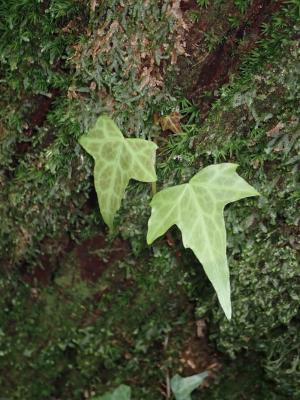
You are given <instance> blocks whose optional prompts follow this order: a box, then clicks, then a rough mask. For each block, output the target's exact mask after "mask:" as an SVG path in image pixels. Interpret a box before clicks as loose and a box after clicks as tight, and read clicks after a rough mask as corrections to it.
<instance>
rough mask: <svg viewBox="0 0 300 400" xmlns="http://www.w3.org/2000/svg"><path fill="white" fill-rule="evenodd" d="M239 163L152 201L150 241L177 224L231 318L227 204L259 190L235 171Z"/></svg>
mask: <svg viewBox="0 0 300 400" xmlns="http://www.w3.org/2000/svg"><path fill="white" fill-rule="evenodd" d="M236 168H237V165H236V164H229V163H224V164H218V165H211V166H209V167H206V168H204V169H203V170H202V171H200V172H198V173H197V174H196V175H195V176H194V177H193V178H192V179H191V180H190V182H189V183H186V184H183V185H179V186H173V187H171V188H168V189H164V190H162V191H161V192H159V193H157V194H156V195H155V196H154V197H153V199H152V202H151V207H152V214H151V217H150V219H149V223H148V235H147V242H148V244H151V243H152V242H153V241H154V240H155V239H156V238H158V237H159V236H161V235H163V234H164V233H165V232H166V231H167V230H168V229H169V228H170V227H171V226H172V225H174V224H176V225H177V226H178V228H179V229H180V230H181V232H182V240H183V245H184V247H185V248H190V249H192V250H193V252H194V253H195V255H196V257H197V258H198V260H199V261H200V262H201V264H202V265H203V268H204V270H205V272H206V275H207V276H208V278H209V279H210V281H211V283H212V284H213V286H214V288H215V290H216V292H217V295H218V299H219V301H220V304H221V306H222V308H223V310H224V312H225V314H226V316H227V318H228V319H230V318H231V301H230V282H229V269H228V264H227V257H226V230H225V223H224V215H223V211H224V207H225V205H226V204H228V203H231V202H233V201H236V200H239V199H242V198H244V197H249V196H257V195H259V193H258V192H257V191H256V190H255V189H254V188H253V187H252V186H250V185H249V184H248V183H247V182H246V181H244V179H242V178H241V177H240V176H239V175H238V174H237V173H236V172H235V171H236Z"/></svg>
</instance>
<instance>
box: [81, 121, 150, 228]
mask: <svg viewBox="0 0 300 400" xmlns="http://www.w3.org/2000/svg"><path fill="white" fill-rule="evenodd" d="M80 144H81V145H82V147H83V148H84V149H85V150H86V151H87V152H88V153H90V154H91V155H92V156H93V158H94V160H95V169H94V181H95V189H96V192H97V196H98V203H99V207H100V210H101V214H102V216H103V219H104V221H105V222H106V224H107V225H108V226H109V228H110V229H111V230H112V229H113V220H114V217H115V214H116V212H117V211H118V210H119V208H120V205H121V201H122V198H123V197H124V193H125V189H126V187H127V185H128V183H129V181H130V179H131V178H133V179H136V180H138V181H142V182H155V181H156V179H157V178H156V173H155V151H156V148H157V146H156V144H155V143H153V142H151V141H149V140H144V139H124V136H123V135H122V132H121V131H120V130H119V128H118V127H117V125H116V124H115V123H114V121H113V120H112V119H110V118H109V117H107V116H102V117H100V118H99V119H98V120H97V123H96V125H95V127H94V128H93V129H91V130H90V131H89V133H88V134H87V135H84V136H82V137H81V138H80Z"/></svg>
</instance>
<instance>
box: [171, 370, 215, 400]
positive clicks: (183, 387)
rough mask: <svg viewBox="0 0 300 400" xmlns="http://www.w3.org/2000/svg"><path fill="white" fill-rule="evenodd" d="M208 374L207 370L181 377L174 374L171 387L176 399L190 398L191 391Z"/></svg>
mask: <svg viewBox="0 0 300 400" xmlns="http://www.w3.org/2000/svg"><path fill="white" fill-rule="evenodd" d="M207 376H208V373H207V372H202V373H201V374H197V375H192V376H188V377H187V378H182V377H181V376H180V375H175V376H173V378H172V379H171V389H172V392H173V394H174V396H175V399H176V400H191V393H192V391H193V390H195V389H197V387H198V386H199V385H201V383H202V382H203V381H204V379H205V378H206V377H207Z"/></svg>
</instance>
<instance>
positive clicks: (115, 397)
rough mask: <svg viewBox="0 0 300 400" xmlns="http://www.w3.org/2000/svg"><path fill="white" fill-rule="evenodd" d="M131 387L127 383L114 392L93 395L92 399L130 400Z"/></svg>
mask: <svg viewBox="0 0 300 400" xmlns="http://www.w3.org/2000/svg"><path fill="white" fill-rule="evenodd" d="M130 399H131V389H130V387H129V386H127V385H120V386H119V387H118V388H117V389H115V390H114V391H113V392H109V393H105V394H104V395H103V396H100V397H99V396H97V397H93V399H92V400H130Z"/></svg>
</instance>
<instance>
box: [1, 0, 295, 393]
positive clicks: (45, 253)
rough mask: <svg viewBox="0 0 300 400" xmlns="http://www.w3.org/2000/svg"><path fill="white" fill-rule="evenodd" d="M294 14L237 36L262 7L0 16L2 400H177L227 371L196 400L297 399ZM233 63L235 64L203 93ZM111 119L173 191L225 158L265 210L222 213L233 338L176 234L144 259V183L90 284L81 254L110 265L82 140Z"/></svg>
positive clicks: (11, 11) (24, 8)
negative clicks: (149, 146) (153, 148)
mask: <svg viewBox="0 0 300 400" xmlns="http://www.w3.org/2000/svg"><path fill="white" fill-rule="evenodd" d="M180 3H182V4H181V7H179V5H180ZM196 3H198V4H196ZM279 3H280V2H279ZM281 3H282V4H280V7H278V9H276V10H274V13H273V14H272V15H269V16H268V17H267V19H266V20H265V19H264V20H263V22H262V24H263V29H262V30H260V29H259V30H258V31H257V32H258V33H257V32H256V31H254V30H253V29H252V30H251V29H250V28H248V27H247V28H245V29H244V33H243V36H242V37H241V38H238V39H236V38H235V36H233V35H232V32H236V31H235V30H236V29H238V27H239V26H240V25H241V24H242V25H243V26H244V24H245V18H246V17H249V16H251V15H253V12H254V11H255V7H258V5H259V2H258V1H254V2H249V1H242V0H239V1H232V2H227V3H226V4H225V3H224V2H221V1H215V2H201V1H198V2H193V1H187V2H177V1H171V0H166V1H161V2H157V1H154V0H150V1H147V2H144V1H142V0H135V1H129V0H128V1H126V2H122V1H119V0H112V1H110V2H98V1H92V2H91V3H90V4H88V3H87V2H83V1H79V0H64V1H62V0H55V1H51V2H46V1H41V2H36V1H34V0H22V1H19V2H15V1H13V0H10V1H7V2H5V3H1V5H0V18H1V19H0V34H1V42H0V61H1V64H0V75H1V80H0V85H1V93H2V96H1V100H0V104H1V110H0V118H1V119H0V146H1V153H0V164H1V171H0V188H1V191H0V218H1V227H0V228H1V229H0V249H1V271H2V272H1V286H0V291H1V300H0V301H1V312H0V320H1V325H0V328H1V329H0V370H1V377H0V387H1V392H0V397H1V396H2V397H6V398H9V399H16V400H18V399H22V400H27V399H28V400H35V399H38V400H42V399H45V400H46V399H47V400H48V399H62V398H63V399H85V398H92V397H93V395H94V394H101V393H103V392H105V391H106V390H107V389H110V388H112V387H115V386H117V385H118V384H120V383H127V384H129V385H130V386H132V388H133V398H134V399H139V400H140V399H143V400H144V399H145V400H147V399H149V400H152V399H153V400H154V399H158V398H161V399H163V398H165V393H166V386H165V384H166V378H167V377H168V376H172V374H174V373H177V372H181V373H183V374H191V373H193V372H201V371H202V370H203V369H205V368H208V367H210V366H211V364H214V363H215V364H218V366H219V367H220V366H222V367H221V368H220V369H219V370H217V371H216V372H215V374H214V375H215V380H212V382H211V383H210V387H209V388H208V389H206V390H204V391H201V392H199V393H196V394H195V399H196V398H207V399H216V400H219V399H221V398H222V399H223V398H224V399H235V398H236V399H242V398H247V399H257V400H260V399H265V398H270V399H281V398H283V399H284V398H287V399H297V398H299V396H300V386H299V374H300V364H299V343H300V340H299V333H298V332H299V289H300V288H299V286H300V279H299V278H300V277H299V274H300V272H299V218H300V215H299V199H300V193H299V184H300V183H299V161H300V159H299V152H300V151H299V150H300V144H299V139H300V136H299V118H300V115H299V92H300V90H299V89H300V75H299V70H300V67H299V65H300V64H299V62H300V61H299V45H298V38H299V4H298V2H297V1H287V2H281ZM206 6H207V7H206ZM251 7H252V8H251ZM253 10H254V11H253ZM227 14H228V16H227V17H226V18H225V17H224V18H223V17H222V15H227ZM8 16H9V17H8ZM249 18H250V17H249ZM204 19H205V20H206V21H208V24H207V27H206V28H205V27H204V26H202V25H201V24H202V22H203V20H204ZM220 19H222V22H221V23H220V24H219V25H217V21H219V20H220ZM246 22H247V21H246ZM197 24H199V26H200V25H201V26H202V29H203V30H204V33H203V37H202V36H201V37H199V36H197V35H196V36H195V37H194V39H193V32H195V29H196V28H197V27H198V25H197ZM254 34H258V35H259V36H258V37H255V38H254V37H253V35H254ZM189 35H191V36H189ZM232 38H235V39H234V40H236V42H234V46H233V47H232V46H231V45H230V46H231V47H226V43H228V42H229V41H232V40H233V39H232ZM189 40H190V42H189ZM197 40H198V41H199V42H197ZM257 42H258V43H257ZM187 43H188V45H187ZM193 43H194V44H195V46H196V50H195V52H194V53H193V54H192V55H191V57H190V58H188V57H186V56H184V55H183V53H184V51H188V50H189V51H191V50H192V47H191V48H189V46H190V45H191V44H193ZM230 43H231V42H230ZM220 46H223V47H222V48H223V49H224V48H225V49H226V48H227V49H230V54H231V55H232V56H235V57H236V54H237V55H238V57H236V60H237V61H236V62H235V63H234V64H226V63H225V64H223V66H222V70H218V74H216V75H215V79H212V81H211V86H209V87H207V88H205V91H203V92H197V84H199V82H200V83H201V82H203V81H202V78H201V79H200V78H199V80H198V81H197V80H196V82H195V79H194V77H197V76H200V77H201V76H202V75H201V74H203V70H204V71H206V70H207V64H206V62H207V58H205V57H204V56H205V55H207V54H208V55H209V54H211V55H212V56H211V59H212V60H214V57H213V55H214V54H216V53H214V52H218V51H219V49H220ZM246 50H247V51H246ZM201 57H202V58H201ZM187 60H188V61H187ZM186 65H188V67H189V68H192V72H193V73H191V74H189V73H187V67H186ZM197 71H198V72H197ZM201 71H202V72H201ZM193 85H194V86H193ZM195 85H196V86H195ZM198 86H199V85H198ZM206 89H207V90H206ZM195 93H196V95H195ZM197 93H198V94H197ZM187 98H189V99H190V100H191V101H189V100H188V99H187ZM193 102H194V103H195V104H197V105H198V106H196V105H195V104H193ZM174 110H176V111H178V112H179V113H180V114H181V115H182V121H181V123H182V129H183V132H182V134H179V135H173V134H171V133H170V132H169V134H168V135H167V136H166V135H164V134H162V133H161V129H160V127H158V126H157V125H155V124H154V121H153V115H155V114H157V113H158V114H163V115H167V114H169V113H170V112H172V111H174ZM103 112H106V113H109V114H111V115H113V117H114V119H115V120H116V122H117V123H118V125H119V126H120V128H121V129H122V131H123V132H124V134H125V136H139V137H149V136H151V137H154V138H155V140H156V141H157V143H158V144H159V146H160V150H159V152H158V162H157V171H158V176H159V182H158V188H159V189H160V188H162V187H163V186H169V185H172V184H174V183H175V184H176V183H179V182H183V181H186V180H188V179H189V178H190V177H191V176H192V175H193V174H194V173H195V172H196V171H198V170H199V168H201V167H203V166H206V165H208V164H211V163H216V162H224V161H230V162H237V163H238V164H239V165H240V168H239V173H240V174H241V175H242V176H243V177H244V178H245V179H247V180H248V181H249V182H250V183H251V184H252V185H253V186H255V187H256V188H257V189H258V190H259V192H260V193H261V197H260V198H259V199H251V200H245V201H242V202H239V203H237V204H234V205H231V206H230V207H228V208H227V209H226V215H225V218H226V227H227V233H228V257H229V265H230V269H231V282H232V300H233V310H234V317H233V320H232V321H231V322H228V321H226V319H225V317H224V315H223V313H222V311H221V310H220V308H219V305H218V303H217V300H216V296H215V294H214V293H213V290H212V288H211V286H210V284H209V282H208V281H207V279H206V278H205V276H204V274H203V272H202V270H201V266H200V265H199V263H198V261H197V260H196V259H195V257H194V256H193V254H191V253H190V252H188V251H186V250H184V249H183V248H182V245H181V242H180V235H179V232H178V231H177V230H176V229H173V230H172V231H171V236H169V237H168V238H167V239H161V240H158V241H157V242H156V243H155V244H154V246H153V247H152V248H150V249H149V248H148V247H147V245H146V241H145V233H146V227H147V218H148V216H149V207H148V203H149V199H150V197H151V188H150V187H148V186H147V185H142V184H139V183H137V182H132V183H131V184H130V187H129V189H128V191H127V194H126V198H125V199H124V202H123V205H122V209H121V210H120V213H119V215H118V218H117V224H116V225H117V229H116V231H115V233H114V234H113V235H111V236H110V237H108V235H107V243H106V244H105V243H104V245H101V246H100V249H99V251H98V252H97V251H96V257H98V258H99V260H100V261H99V262H101V265H102V267H103V270H102V271H101V274H100V276H98V277H97V279H94V280H93V281H92V282H91V281H90V280H89V279H88V280H87V279H82V277H83V276H82V268H83V265H82V260H81V259H80V257H78V251H79V250H78V249H81V250H82V246H86V247H87V249H86V252H87V254H88V252H89V251H93V252H94V253H95V249H94V248H91V247H89V245H88V243H91V242H90V240H92V238H95V237H97V236H98V235H99V232H102V233H104V234H105V232H106V228H105V226H104V224H103V222H102V220H101V217H100V215H99V211H98V207H97V202H96V199H95V194H94V189H93V181H92V161H91V159H90V158H89V157H88V156H87V155H86V154H85V153H84V152H83V150H82V149H81V147H80V146H79V144H78V142H77V140H78V138H79V137H80V135H81V134H82V133H84V132H86V131H87V129H88V128H89V127H90V126H92V124H93V123H94V121H95V119H96V117H97V116H98V115H99V114H101V113H103ZM116 239H117V240H119V242H117V243H119V244H120V246H121V247H122V249H123V250H122V251H125V253H124V255H122V256H119V257H115V256H114V255H112V254H114V253H113V252H114V251H116V249H115V247H114V246H115V245H114V244H113V243H115V242H114V241H115V240H116ZM80 246H81V247H80ZM94 253H93V254H94ZM122 254H123V253H122ZM125 254H126V255H125ZM196 319H197V320H201V321H205V323H206V325H207V336H208V338H209V341H210V342H209V344H208V343H207V342H205V343H204V342H201V340H200V339H199V338H197V337H196V339H195V340H196V344H197V343H198V348H197V350H195V346H194V347H193V351H194V353H196V357H195V354H194V355H193V356H194V360H192V361H193V362H192V364H193V363H194V364H195V365H196V367H195V368H196V369H195V370H193V368H191V365H189V364H188V363H187V362H186V360H184V357H183V354H184V351H185V349H187V348H188V347H189V343H190V341H191V338H192V339H193V338H194V337H195V335H196V326H195V320H196ZM197 340H198V342H197ZM206 340H207V339H205V341H206ZM196 347H197V345H196ZM198 351H199V354H197V352H198ZM216 352H218V353H217V354H216ZM189 361H191V360H189Z"/></svg>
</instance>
